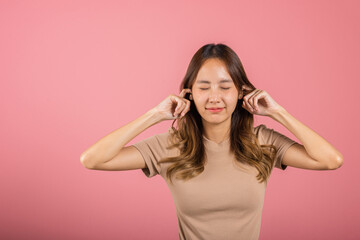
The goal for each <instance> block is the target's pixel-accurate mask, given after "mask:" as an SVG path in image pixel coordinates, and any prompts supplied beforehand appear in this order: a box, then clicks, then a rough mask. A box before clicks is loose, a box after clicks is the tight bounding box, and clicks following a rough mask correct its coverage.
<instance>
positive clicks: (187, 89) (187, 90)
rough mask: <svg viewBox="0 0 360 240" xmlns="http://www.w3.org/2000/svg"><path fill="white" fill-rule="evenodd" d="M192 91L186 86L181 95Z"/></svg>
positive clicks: (183, 95)
mask: <svg viewBox="0 0 360 240" xmlns="http://www.w3.org/2000/svg"><path fill="white" fill-rule="evenodd" d="M188 92H191V89H190V88H184V89H183V90H182V91H181V93H180V94H179V97H185V94H186V93H188Z"/></svg>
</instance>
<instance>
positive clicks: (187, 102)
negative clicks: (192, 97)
mask: <svg viewBox="0 0 360 240" xmlns="http://www.w3.org/2000/svg"><path fill="white" fill-rule="evenodd" d="M190 104H191V103H190V101H189V100H187V101H186V106H185V108H184V110H183V111H182V113H181V117H183V116H185V114H186V113H187V112H188V111H189V110H190Z"/></svg>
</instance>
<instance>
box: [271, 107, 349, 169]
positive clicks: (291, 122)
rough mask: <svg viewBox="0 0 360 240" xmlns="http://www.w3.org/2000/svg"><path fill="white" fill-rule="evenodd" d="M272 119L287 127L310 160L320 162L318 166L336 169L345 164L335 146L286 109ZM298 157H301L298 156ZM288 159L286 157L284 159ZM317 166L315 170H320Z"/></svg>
mask: <svg viewBox="0 0 360 240" xmlns="http://www.w3.org/2000/svg"><path fill="white" fill-rule="evenodd" d="M270 117H271V118H273V119H274V120H276V121H277V122H279V123H281V124H282V125H283V126H285V127H286V128H287V129H288V130H289V131H290V132H292V133H293V134H294V135H295V136H296V137H297V138H298V139H299V140H300V141H301V143H302V144H303V145H304V149H305V150H306V152H307V154H308V156H309V159H310V158H312V159H313V160H315V161H317V162H318V164H317V166H319V165H321V166H328V169H336V168H339V167H340V166H341V165H342V164H343V162H344V158H343V155H342V154H341V153H340V152H339V151H338V150H337V149H336V148H335V147H334V146H332V145H331V144H330V143H329V142H328V141H326V140H325V139H324V138H323V137H321V136H320V135H319V134H317V133H316V132H315V131H313V130H312V129H310V128H309V127H307V126H306V125H305V124H303V123H302V122H300V121H299V120H297V119H296V118H295V117H293V116H292V115H291V114H290V113H288V112H287V111H286V110H285V109H284V108H282V109H281V110H280V111H278V112H277V113H275V114H274V115H272V116H270ZM294 149H295V147H292V150H293V151H294ZM300 150H301V149H300ZM300 150H299V151H300ZM288 156H289V155H288ZM298 156H300V155H299V154H298ZM286 158H287V157H286V156H285V157H284V159H286ZM298 158H299V157H298ZM284 164H286V163H284ZM317 166H316V164H314V169H315V168H318V167H317Z"/></svg>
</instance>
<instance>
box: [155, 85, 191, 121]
mask: <svg viewBox="0 0 360 240" xmlns="http://www.w3.org/2000/svg"><path fill="white" fill-rule="evenodd" d="M188 92H190V93H191V89H190V88H185V89H183V90H182V91H181V93H180V94H179V96H176V95H175V94H170V95H169V96H168V97H166V98H165V99H164V100H163V101H162V102H161V103H160V104H159V105H157V106H156V107H155V108H154V109H155V111H156V112H157V113H158V114H160V115H161V116H162V117H161V118H162V120H173V119H177V118H179V117H183V116H185V114H186V113H187V112H188V111H189V110H190V104H191V102H190V101H189V100H187V99H186V98H184V97H185V94H186V93H188Z"/></svg>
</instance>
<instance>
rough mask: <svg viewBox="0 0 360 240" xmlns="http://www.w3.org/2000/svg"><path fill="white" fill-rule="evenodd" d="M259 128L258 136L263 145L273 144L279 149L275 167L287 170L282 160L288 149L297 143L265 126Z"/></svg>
mask: <svg viewBox="0 0 360 240" xmlns="http://www.w3.org/2000/svg"><path fill="white" fill-rule="evenodd" d="M258 128H259V129H258V134H259V135H260V137H261V138H262V140H263V143H264V144H272V145H274V146H275V148H276V149H277V153H276V155H275V167H276V168H279V169H281V170H285V169H286V168H287V166H286V165H284V164H282V159H283V157H284V155H285V153H286V151H287V150H288V148H289V147H291V146H292V145H293V144H295V143H297V142H296V141H294V140H292V139H290V138H288V137H287V136H285V135H283V134H281V133H279V132H277V131H275V130H274V129H272V128H267V127H266V125H264V124H261V125H259V126H258Z"/></svg>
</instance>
